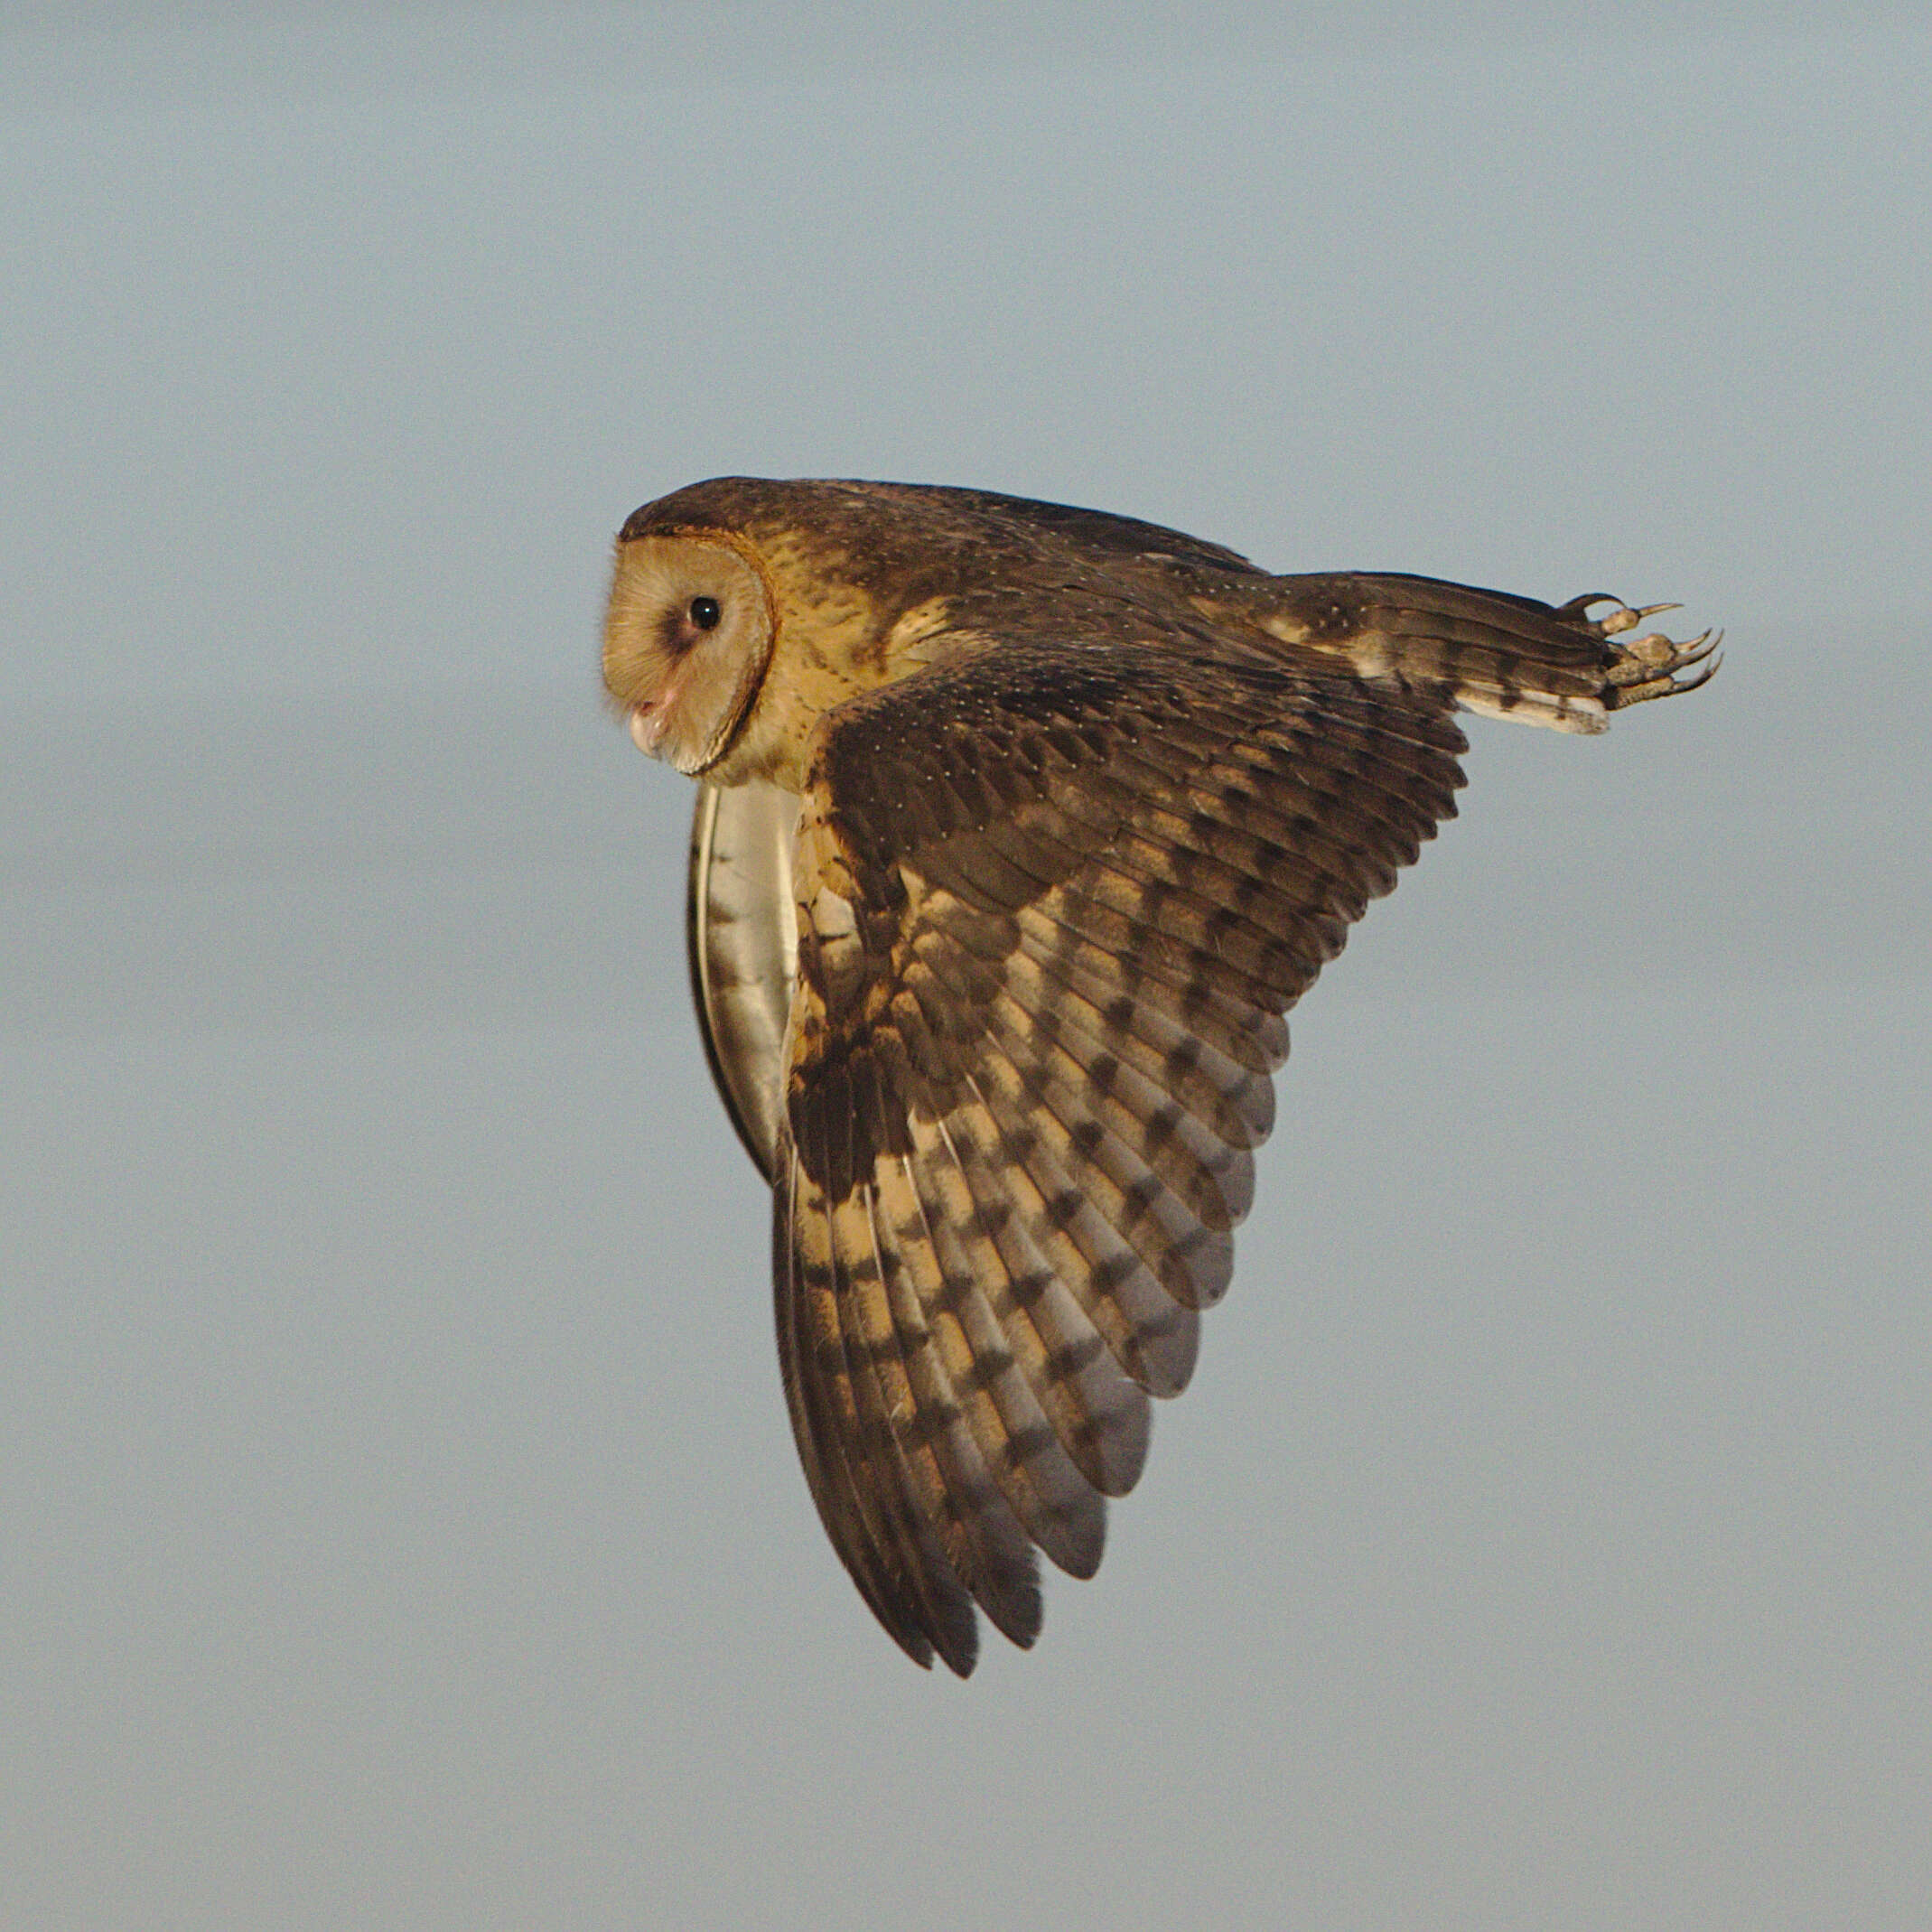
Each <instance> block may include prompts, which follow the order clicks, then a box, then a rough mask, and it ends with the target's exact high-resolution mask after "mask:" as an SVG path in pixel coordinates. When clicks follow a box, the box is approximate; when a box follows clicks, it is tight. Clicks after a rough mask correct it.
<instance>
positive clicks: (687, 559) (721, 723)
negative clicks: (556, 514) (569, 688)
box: [603, 530, 776, 773]
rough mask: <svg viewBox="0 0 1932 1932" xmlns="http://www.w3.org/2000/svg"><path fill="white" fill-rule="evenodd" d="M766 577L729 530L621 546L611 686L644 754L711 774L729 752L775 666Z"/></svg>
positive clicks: (609, 653)
mask: <svg viewBox="0 0 1932 1932" xmlns="http://www.w3.org/2000/svg"><path fill="white" fill-rule="evenodd" d="M775 634H776V621H775V618H774V614H773V611H772V602H771V596H770V592H769V591H768V589H767V588H766V585H765V582H764V578H763V576H762V574H761V573H760V571H759V570H758V568H757V567H756V565H754V564H753V563H752V562H751V558H750V557H749V556H748V555H746V553H745V552H744V551H743V550H742V548H741V547H740V546H739V543H738V542H737V540H735V539H734V538H733V537H730V536H728V535H727V534H725V533H724V532H723V531H709V530H703V531H695V532H690V533H683V534H679V535H677V536H649V537H630V538H628V539H626V540H623V541H621V542H620V543H619V544H618V546H617V570H616V574H615V576H614V578H613V580H612V582H611V608H610V612H609V615H608V616H607V617H606V618H605V620H604V628H603V681H604V685H605V687H606V688H607V689H608V690H609V692H610V694H611V697H612V698H614V699H615V700H616V702H617V704H618V705H620V706H621V708H622V709H623V710H624V711H626V712H627V713H629V714H630V735H631V736H632V737H633V738H634V739H636V740H637V742H638V747H639V750H640V751H649V753H650V755H651V756H652V757H653V758H661V759H663V760H665V761H667V763H669V764H673V765H675V766H677V769H678V770H680V771H685V772H691V773H697V772H702V771H704V770H706V769H707V768H708V767H709V766H711V765H714V764H715V763H716V762H717V761H718V760H719V759H720V758H721V757H723V754H724V751H725V750H726V748H727V747H728V746H729V745H730V743H731V742H732V738H733V734H734V733H735V732H736V731H737V729H738V726H739V725H740V724H741V723H742V722H743V719H744V714H745V713H746V711H747V710H748V709H749V708H750V705H751V699H752V697H753V696H754V695H756V693H757V690H758V686H759V684H760V681H761V679H762V678H763V677H764V675H765V667H766V665H767V664H768V663H769V662H770V658H771V646H772V639H773V638H774V636H775Z"/></svg>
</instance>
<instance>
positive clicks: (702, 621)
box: [691, 597, 724, 630]
mask: <svg viewBox="0 0 1932 1932" xmlns="http://www.w3.org/2000/svg"><path fill="white" fill-rule="evenodd" d="M723 615H724V612H723V611H722V610H721V609H720V608H719V607H718V600H717V599H716V598H715V597H694V598H693V599H692V600H691V621H692V622H693V623H694V624H695V625H696V626H697V628H698V629H699V630H716V629H717V628H718V620H719V619H720V618H721V617H723Z"/></svg>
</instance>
